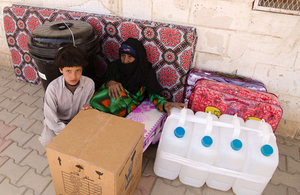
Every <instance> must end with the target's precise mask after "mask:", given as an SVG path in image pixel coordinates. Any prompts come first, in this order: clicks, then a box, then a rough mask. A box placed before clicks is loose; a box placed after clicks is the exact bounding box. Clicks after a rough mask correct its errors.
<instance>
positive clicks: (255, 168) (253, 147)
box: [232, 120, 279, 195]
mask: <svg viewBox="0 0 300 195" xmlns="http://www.w3.org/2000/svg"><path fill="white" fill-rule="evenodd" d="M246 127H249V128H252V129H257V130H260V131H261V132H260V133H257V132H254V131H248V132H247V134H248V144H249V147H248V158H247V161H246V163H245V165H244V167H243V169H242V172H243V173H247V174H251V175H256V176H262V177H263V179H264V180H263V181H260V182H259V181H256V182H255V181H248V180H243V179H237V180H236V181H235V183H234V185H233V187H232V189H233V191H234V193H236V194H238V195H259V194H262V192H263V191H264V189H265V187H266V185H267V184H268V182H269V181H270V179H271V177H272V175H273V173H274V172H275V170H276V168H277V166H278V163H279V157H278V155H279V154H278V147H277V144H276V137H275V135H274V133H273V131H272V128H271V126H270V125H269V124H268V123H266V122H264V121H257V120H248V121H246Z"/></svg>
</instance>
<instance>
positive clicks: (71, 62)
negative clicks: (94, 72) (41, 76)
mask: <svg viewBox="0 0 300 195" xmlns="http://www.w3.org/2000/svg"><path fill="white" fill-rule="evenodd" d="M54 63H55V65H56V66H57V67H58V68H60V69H62V68H64V67H74V66H81V67H82V68H84V67H86V66H87V65H88V64H89V63H88V60H87V57H86V54H85V53H84V52H83V51H82V50H81V49H79V48H78V47H76V46H73V45H66V46H64V47H61V48H59V49H58V51H57V53H56V55H55V57H54Z"/></svg>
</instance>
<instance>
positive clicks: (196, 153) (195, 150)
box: [179, 111, 219, 187]
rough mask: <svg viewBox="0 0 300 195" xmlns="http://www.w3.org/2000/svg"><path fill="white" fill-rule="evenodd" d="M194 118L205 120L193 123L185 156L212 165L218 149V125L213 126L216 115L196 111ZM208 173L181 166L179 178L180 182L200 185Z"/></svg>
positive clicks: (216, 118)
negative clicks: (204, 122)
mask: <svg viewBox="0 0 300 195" xmlns="http://www.w3.org/2000/svg"><path fill="white" fill-rule="evenodd" d="M195 116H196V118H199V120H200V119H202V121H203V120H205V121H206V124H203V123H197V122H195V123H194V129H193V135H192V139H191V144H190V147H189V151H188V153H187V156H186V158H188V159H191V160H193V161H196V162H201V163H205V164H209V165H213V164H214V163H215V161H216V159H217V156H218V149H219V127H217V126H213V124H212V123H213V121H218V117H217V116H216V115H212V114H211V113H210V112H209V113H205V112H200V111H199V112H197V113H196V114H195ZM208 175H209V172H207V171H201V170H198V169H195V168H192V167H189V166H182V168H181V171H180V174H179V179H180V181H181V182H182V183H184V184H186V185H190V186H194V187H201V186H202V185H203V184H204V183H205V182H206V179H207V177H208Z"/></svg>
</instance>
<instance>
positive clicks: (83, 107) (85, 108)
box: [81, 104, 93, 110]
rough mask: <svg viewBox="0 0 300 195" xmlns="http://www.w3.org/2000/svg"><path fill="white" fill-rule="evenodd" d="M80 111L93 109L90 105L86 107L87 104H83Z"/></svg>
mask: <svg viewBox="0 0 300 195" xmlns="http://www.w3.org/2000/svg"><path fill="white" fill-rule="evenodd" d="M81 109H82V110H88V109H93V107H92V106H90V105H87V104H83V105H82V108H81Z"/></svg>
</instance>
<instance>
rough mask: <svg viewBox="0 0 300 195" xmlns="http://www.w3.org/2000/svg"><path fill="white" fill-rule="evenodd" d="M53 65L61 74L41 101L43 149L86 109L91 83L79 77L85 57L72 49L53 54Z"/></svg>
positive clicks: (90, 93) (92, 85) (89, 98)
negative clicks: (43, 117)
mask: <svg viewBox="0 0 300 195" xmlns="http://www.w3.org/2000/svg"><path fill="white" fill-rule="evenodd" d="M54 62H55V64H56V66H57V67H58V68H59V71H60V72H61V73H62V74H63V75H61V76H60V77H58V78H56V79H55V80H53V81H52V82H51V83H50V84H49V85H48V87H47V89H46V92H45V97H44V116H45V119H44V129H43V132H42V134H41V136H40V137H39V141H40V142H41V144H42V145H43V146H44V147H45V146H47V145H48V144H49V143H50V141H51V140H52V139H53V138H54V137H55V136H56V135H57V134H58V133H59V132H60V131H61V130H62V129H63V128H64V127H65V126H66V124H68V123H69V122H70V121H71V120H72V119H73V118H74V116H75V115H76V114H77V113H78V112H79V111H80V109H83V110H85V109H90V108H92V107H91V106H89V104H90V100H91V98H92V96H93V94H94V90H95V84H94V81H93V80H92V79H90V78H88V77H86V76H82V71H83V68H84V67H85V66H87V65H88V61H87V59H86V56H85V54H84V53H83V52H82V51H81V50H80V49H79V48H77V47H75V46H65V47H63V48H61V49H59V51H58V52H57V54H56V55H55V59H54Z"/></svg>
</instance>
